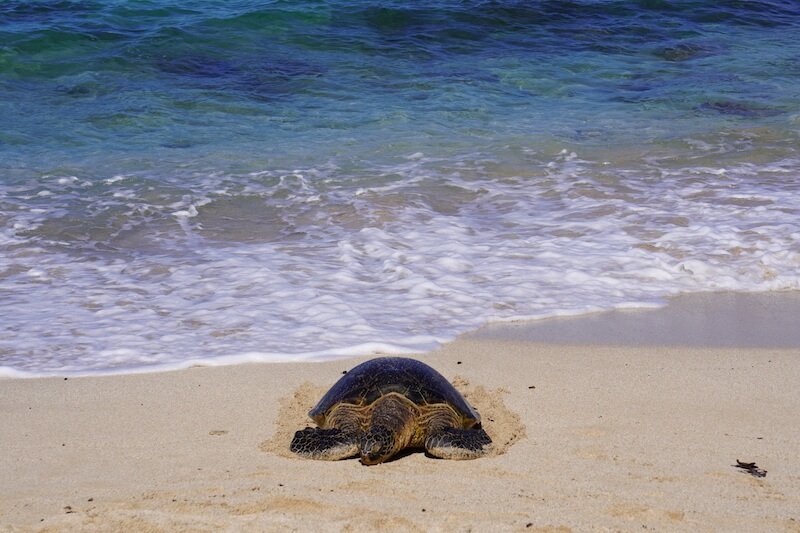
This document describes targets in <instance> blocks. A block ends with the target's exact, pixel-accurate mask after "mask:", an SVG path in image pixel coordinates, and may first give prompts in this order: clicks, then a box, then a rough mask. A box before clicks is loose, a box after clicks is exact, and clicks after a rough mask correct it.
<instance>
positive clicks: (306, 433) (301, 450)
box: [289, 428, 358, 461]
mask: <svg viewBox="0 0 800 533" xmlns="http://www.w3.org/2000/svg"><path fill="white" fill-rule="evenodd" d="M289 449H290V450H291V451H293V452H294V453H296V454H298V455H303V456H305V457H308V458H310V459H320V460H323V461H338V460H339V459H347V458H349V457H355V456H356V455H358V436H357V435H356V434H354V433H346V432H344V431H342V430H341V429H318V428H305V429H301V430H300V431H298V432H297V433H295V434H294V438H293V439H292V444H291V445H290V446H289Z"/></svg>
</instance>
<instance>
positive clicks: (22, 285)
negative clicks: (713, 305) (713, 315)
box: [0, 0, 800, 375]
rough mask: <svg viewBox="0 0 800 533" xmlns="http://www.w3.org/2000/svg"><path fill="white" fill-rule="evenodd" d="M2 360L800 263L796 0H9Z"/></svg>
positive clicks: (262, 350) (381, 327)
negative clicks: (184, 0)
mask: <svg viewBox="0 0 800 533" xmlns="http://www.w3.org/2000/svg"><path fill="white" fill-rule="evenodd" d="M0 96H2V97H1V98H0V117H2V123H3V127H2V128H1V129H0V367H4V368H5V372H6V373H9V374H15V375H16V374H18V373H27V374H34V375H40V374H48V373H62V374H63V373H87V372H89V373H91V372H109V371H137V370H141V369H147V368H171V367H179V366H186V365H189V364H192V363H193V362H203V363H205V364H215V363H230V362H238V361H246V360H268V361H269V360H305V359H319V358H326V357H336V356H345V355H350V354H358V353H370V352H374V351H392V352H403V351H409V350H421V349H428V348H431V347H433V346H435V345H436V344H438V343H440V342H443V341H446V340H448V339H450V338H452V337H453V336H454V335H456V334H458V333H460V332H463V331H467V330H469V329H472V328H475V327H477V326H479V325H481V324H483V323H485V322H487V321H492V320H510V319H517V318H535V317H544V316H553V315H559V314H574V313H582V312H587V311H592V310H596V309H606V308H613V307H619V306H633V307H636V306H650V305H657V304H659V303H661V302H663V300H664V298H666V297H667V296H670V295H673V294H677V293H682V292H696V291H704V290H718V289H724V290H785V289H798V288H800V277H799V276H798V272H800V224H798V222H797V220H800V218H798V214H800V199H798V198H800V196H799V195H798V192H800V170H799V169H800V157H798V149H797V147H798V146H800V143H798V136H799V135H798V131H799V130H800V111H798V110H800V106H799V105H798V103H800V6H798V5H797V4H796V3H794V2H743V1H736V2H735V1H725V2H715V3H709V2H699V1H686V2H658V1H639V2H611V1H593V2H589V1H585V2H477V1H476V2H441V1H439V2H427V3H424V4H422V3H412V2H385V1H384V2H374V1H373V2H366V1H363V2H359V1H316V2H311V1H309V2H279V1H276V2H251V1H226V2H221V1H199V2H192V3H191V4H186V3H179V2H170V1H163V0H153V1H149V2H142V1H138V2H128V1H105V2H84V1H72V2H70V1H36V2H20V1H9V2H3V3H2V4H0Z"/></svg>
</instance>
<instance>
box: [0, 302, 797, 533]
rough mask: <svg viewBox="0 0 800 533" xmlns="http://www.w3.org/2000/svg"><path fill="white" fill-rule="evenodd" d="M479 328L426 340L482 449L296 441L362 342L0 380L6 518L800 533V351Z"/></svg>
mask: <svg viewBox="0 0 800 533" xmlns="http://www.w3.org/2000/svg"><path fill="white" fill-rule="evenodd" d="M649 312H650V311H643V312H642V313H649ZM655 312H658V311H655ZM636 314H637V313H631V312H622V315H623V318H624V317H628V318H630V317H633V316H635V315H636ZM584 318H585V317H584ZM584 318H581V320H583V319H584ZM564 320H567V319H564ZM712 322H713V321H712ZM712 322H709V323H712ZM723 322H724V321H723ZM660 323H661V324H662V326H663V327H672V326H670V324H669V323H668V322H660ZM484 333H485V332H480V333H479V334H470V335H465V336H462V337H460V338H459V339H457V340H456V341H454V342H452V343H449V344H447V345H445V346H443V347H442V348H441V349H438V350H435V351H433V352H430V353H426V354H422V355H419V356H417V357H418V358H420V359H421V360H423V361H425V362H427V363H428V364H430V365H431V366H433V367H434V368H436V369H437V370H439V371H440V372H441V373H442V374H443V375H445V377H447V378H448V379H450V380H452V381H453V382H454V383H455V384H456V386H457V388H459V389H460V390H461V391H462V392H463V393H464V394H465V396H466V397H467V399H468V401H470V402H472V403H473V405H475V407H477V408H478V410H479V411H480V412H481V414H482V416H483V419H484V427H485V428H486V430H487V432H488V433H489V434H490V436H491V437H492V438H493V440H494V442H495V443H496V444H497V446H498V453H497V454H495V455H492V456H490V457H486V458H481V459H477V460H474V461H443V460H435V459H431V458H428V457H426V456H425V455H424V454H422V453H411V454H408V455H406V456H403V457H400V458H398V459H397V460H395V461H391V462H389V463H386V464H383V465H379V466H375V467H365V466H362V465H360V464H359V463H358V462H357V461H353V460H350V461H340V462H331V463H328V462H317V461H308V460H304V459H299V458H296V457H293V456H292V455H291V454H290V453H289V452H288V449H287V448H288V439H289V438H290V437H291V434H292V433H293V431H295V430H297V429H300V428H302V427H304V426H305V425H306V424H307V423H308V420H307V419H306V418H305V414H304V413H305V412H306V411H307V410H308V409H309V408H310V407H311V406H312V405H313V403H314V402H316V400H317V399H318V396H319V395H320V394H321V393H322V392H324V391H325V390H326V389H327V388H328V387H330V385H332V384H333V383H334V382H335V381H336V379H338V378H339V377H340V376H341V374H342V372H343V371H344V370H347V369H349V368H352V366H354V365H355V364H357V363H358V362H361V361H363V360H366V359H367V358H368V357H359V358H355V359H347V360H335V361H325V362H315V363H299V362H298V363H271V364H242V365H234V366H223V367H196V368H190V369H185V370H179V371H174V372H159V373H147V374H127V375H116V376H93V377H78V378H72V377H69V378H68V379H64V378H57V377H50V378H40V379H8V380H3V381H0V391H2V395H0V412H2V413H3V418H4V431H3V432H1V433H0V448H2V449H3V450H4V453H3V454H2V456H0V472H2V475H0V530H6V529H10V530H17V529H19V530H23V531H48V530H49V531H52V530H58V531H65V530H66V531H73V530H74V531H87V530H88V531H92V530H120V529H122V530H133V529H135V530H148V529H149V530H169V531H182V530H186V531H189V530H192V531H194V530H206V529H222V528H229V529H235V530H245V531H248V530H249V531H263V530H268V531H283V530H294V529H304V528H305V529H308V528H310V529H314V530H318V531H342V530H367V531H372V530H378V529H382V530H385V529H389V530H396V531H466V530H469V529H473V530H487V529H492V530H496V531H523V530H525V531H585V530H590V529H612V530H621V531H633V530H637V531H638V530H641V529H642V528H645V529H655V530H670V531H697V530H725V531H754V530H762V531H763V530H770V531H800V513H798V511H797V509H800V465H798V464H797V461H796V458H797V457H798V456H800V428H798V426H797V424H796V421H795V420H794V419H795V418H796V407H797V405H800V390H798V388H797V387H796V383H795V381H796V376H797V375H799V374H800V348H796V347H795V348H776V347H771V348H770V347H760V348H753V347H730V346H679V345H675V344H673V345H641V344H640V345H617V346H612V345H607V344H601V343H595V344H585V343H584V344H582V343H562V344H556V343H543V342H533V341H531V340H526V339H512V338H497V337H495V338H486V337H481V335H484ZM673 333H675V332H674V331H673ZM737 460H740V461H742V462H755V463H756V464H757V466H758V468H759V469H763V470H766V471H767V474H766V477H763V478H758V477H754V476H752V475H749V474H747V473H746V472H744V471H742V470H741V469H738V468H736V467H735V466H733V465H735V464H736V461H737Z"/></svg>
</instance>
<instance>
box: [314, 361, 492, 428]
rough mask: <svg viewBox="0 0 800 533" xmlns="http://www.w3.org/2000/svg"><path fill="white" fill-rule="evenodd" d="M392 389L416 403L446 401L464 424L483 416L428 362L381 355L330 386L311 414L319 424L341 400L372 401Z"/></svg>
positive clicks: (343, 401)
mask: <svg viewBox="0 0 800 533" xmlns="http://www.w3.org/2000/svg"><path fill="white" fill-rule="evenodd" d="M390 392H397V393H400V394H402V395H404V396H405V397H406V398H408V399H409V400H411V401H412V402H414V403H415V404H417V405H426V404H434V403H446V404H448V405H450V406H452V407H453V408H454V409H455V410H456V411H457V412H458V413H459V414H460V415H461V416H462V417H464V419H465V420H464V422H465V426H472V425H474V424H477V423H478V422H480V419H481V417H480V415H479V414H478V412H477V411H475V409H473V408H472V406H471V405H470V404H468V403H467V401H466V400H465V399H464V397H463V396H461V394H460V393H459V392H458V391H457V390H456V389H455V387H453V386H452V385H451V384H450V382H448V381H447V380H446V379H445V378H444V376H442V375H441V374H440V373H439V372H437V371H436V370H434V369H433V368H431V367H429V366H428V365H426V364H425V363H421V362H419V361H417V360H415V359H408V358H405V357H379V358H377V359H370V360H369V361H365V362H364V363H361V364H360V365H358V366H356V367H354V368H353V369H352V370H350V371H349V372H348V373H347V374H345V375H344V376H342V378H341V379H340V380H339V381H337V382H336V383H335V384H334V385H333V387H331V389H330V390H329V391H328V392H327V393H326V394H325V396H323V397H322V399H321V400H320V401H319V402H318V403H317V405H316V406H314V408H313V409H311V411H309V412H308V416H310V417H311V418H312V419H313V420H314V421H315V422H317V423H318V424H320V423H321V422H322V421H324V420H325V417H326V416H327V414H328V412H329V411H330V410H331V408H332V407H334V406H335V405H337V404H339V403H349V404H354V405H369V404H371V403H372V402H374V401H375V400H377V399H378V398H380V397H381V396H383V395H385V394H389V393H390Z"/></svg>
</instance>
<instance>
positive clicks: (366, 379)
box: [290, 357, 492, 465]
mask: <svg viewBox="0 0 800 533" xmlns="http://www.w3.org/2000/svg"><path fill="white" fill-rule="evenodd" d="M308 416H310V417H311V418H312V419H313V420H314V422H316V423H317V425H318V426H319V427H317V428H310V427H307V428H305V429H303V430H300V431H298V432H297V433H295V435H294V439H292V444H291V446H290V449H291V451H293V452H294V453H296V454H299V455H302V456H305V457H309V458H311V459H322V460H327V461H335V460H338V459H346V458H348V457H355V456H356V455H360V456H361V462H362V463H363V464H365V465H374V464H377V463H382V462H384V461H386V460H388V459H389V458H391V457H392V456H394V455H395V454H397V453H398V452H399V451H401V450H403V449H405V448H419V447H424V448H425V450H426V451H427V452H428V453H429V454H430V455H433V456H435V457H441V458H443V459H474V458H476V457H480V456H482V455H484V454H486V453H487V452H488V451H489V447H490V445H491V443H492V440H491V439H490V438H489V435H487V434H486V432H485V431H484V430H483V429H482V428H481V417H480V415H479V414H478V413H477V411H475V409H473V408H472V407H471V406H470V405H469V404H468V403H467V402H466V400H464V398H463V397H462V396H461V394H459V392H458V391H457V390H456V389H455V388H454V387H453V386H452V385H451V384H450V383H448V381H447V380H446V379H445V378H444V377H443V376H442V375H441V374H439V373H438V372H437V371H436V370H434V369H433V368H431V367H429V366H428V365H426V364H424V363H421V362H419V361H416V360H414V359H407V358H403V357H380V358H377V359H371V360H369V361H366V362H364V363H361V364H360V365H358V366H356V367H355V368H353V369H352V370H351V371H350V372H348V373H347V374H346V375H344V376H342V378H341V379H339V381H337V382H336V383H335V384H334V385H333V387H331V389H330V390H329V391H328V392H327V393H326V394H325V396H323V397H322V399H321V400H320V401H319V403H317V405H316V406H315V407H314V408H313V409H311V411H309V412H308Z"/></svg>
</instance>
